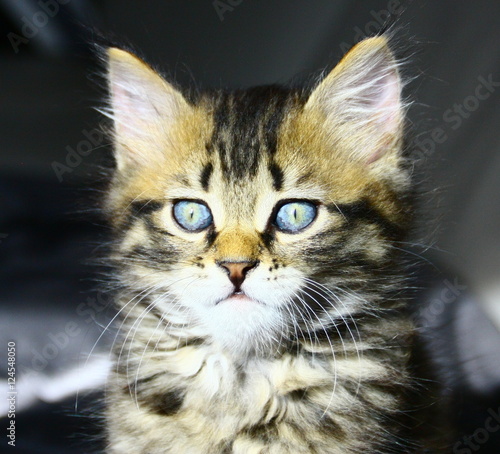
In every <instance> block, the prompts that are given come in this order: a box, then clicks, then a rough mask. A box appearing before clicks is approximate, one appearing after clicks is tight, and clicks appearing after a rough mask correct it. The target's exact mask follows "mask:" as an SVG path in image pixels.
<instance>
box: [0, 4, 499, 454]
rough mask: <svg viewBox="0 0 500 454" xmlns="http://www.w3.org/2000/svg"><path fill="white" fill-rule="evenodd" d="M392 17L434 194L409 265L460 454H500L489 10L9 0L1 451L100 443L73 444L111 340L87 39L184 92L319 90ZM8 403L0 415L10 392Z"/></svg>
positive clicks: (3, 49) (0, 18) (420, 165)
mask: <svg viewBox="0 0 500 454" xmlns="http://www.w3.org/2000/svg"><path fill="white" fill-rule="evenodd" d="M391 13H392V14H393V15H394V14H395V15H400V18H399V19H398V21H397V24H398V26H399V28H400V32H399V36H400V39H401V42H402V43H403V46H402V47H405V48H409V50H410V52H409V53H410V54H411V55H412V56H411V58H410V61H409V63H408V65H407V66H408V72H409V75H410V76H412V77H416V78H415V80H413V82H412V83H410V85H409V86H408V93H407V94H408V95H411V96H412V98H413V99H414V100H415V104H414V106H413V108H412V109H411V111H410V119H411V123H412V126H413V129H414V130H415V137H414V139H413V152H412V157H413V158H414V159H415V164H414V167H415V173H416V175H418V181H419V187H420V189H421V190H422V192H424V193H425V194H426V195H425V197H423V198H422V201H421V202H420V204H419V214H418V216H417V218H418V220H419V221H421V222H420V223H421V226H420V227H421V232H422V233H421V234H420V235H418V236H416V237H415V240H414V243H415V244H414V245H413V246H412V248H411V250H410V246H409V247H408V250H409V252H408V253H409V254H412V255H414V256H415V259H416V260H417V261H418V260H421V261H427V262H430V263H431V265H432V266H434V267H436V268H438V269H439V271H440V274H439V275H438V277H434V278H433V280H432V285H429V287H431V288H430V289H429V290H428V291H427V292H423V293H422V294H421V295H420V299H421V302H420V304H421V306H420V309H419V310H418V311H417V316H418V318H419V319H420V320H421V322H422V325H423V326H424V328H425V329H424V332H425V336H426V337H427V338H428V339H429V345H430V347H429V348H430V350H431V352H432V353H434V354H435V356H436V361H437V362H438V363H439V366H440V370H441V374H442V380H443V381H444V382H445V384H446V393H447V394H448V395H449V396H450V397H451V399H452V401H453V415H452V416H451V417H450V419H451V422H452V424H453V425H454V427H456V428H457V431H458V432H457V436H456V441H455V445H454V448H453V452H455V453H464V454H465V453H470V452H480V453H495V454H498V453H499V452H500V437H499V435H500V431H498V430H496V428H497V427H500V334H499V328H500V301H499V299H500V273H499V270H500V238H499V233H498V232H499V231H500V203H499V194H500V134H499V132H500V131H499V125H500V106H499V99H500V97H499V91H500V90H499V87H500V2H498V1H497V0H479V1H474V2H472V1H470V0H441V1H439V2H431V1H430V0H428V1H423V0H421V1H419V0H414V1H412V2H408V1H403V0H383V1H378V0H374V1H370V2H366V1H364V2H363V1H360V0H356V1H354V0H337V1H329V0H315V1H314V2H306V1H304V0H302V1H299V0H286V1H285V0H279V1H268V2H264V1H263V0H261V1H258V0H254V1H250V0H215V1H212V0H204V1H197V0H191V1H185V0H169V1H159V0H158V1H148V2H138V1H134V2H133V1H129V0H126V1H124V0H121V1H118V0H100V1H98V0H93V1H92V0H0V56H1V63H0V65H1V71H0V87H1V95H0V96H1V100H2V102H1V105H0V106H1V107H0V116H1V121H0V139H1V142H0V273H1V274H0V282H1V284H0V285H1V290H2V291H1V292H0V342H1V345H0V367H1V371H0V375H1V376H2V377H6V376H7V375H6V374H7V345H8V342H15V343H16V352H17V377H16V379H17V382H16V387H17V388H16V389H17V391H18V395H17V397H18V399H17V407H16V447H15V448H12V447H10V446H8V445H7V441H9V439H8V438H5V437H4V436H2V440H1V441H0V452H7V450H8V449H10V450H11V451H14V452H22V453H50V454H57V453H70V452H71V453H75V452H94V451H98V449H99V446H100V444H99V442H98V441H95V442H94V441H92V442H91V443H88V440H86V441H85V442H82V439H88V438H89V437H88V435H85V436H81V435H79V434H92V438H93V437H94V436H96V439H98V433H99V430H100V425H101V423H100V420H98V419H92V418H88V417H87V416H88V415H89V414H90V415H92V414H95V413H96V412H97V411H98V408H97V407H96V404H94V403H92V402H94V401H95V396H96V394H95V393H94V391H95V390H99V389H102V387H103V384H104V381H105V372H106V368H107V365H108V355H107V353H108V352H109V346H110V343H111V342H112V339H113V335H112V334H111V335H110V334H108V331H106V333H105V334H104V336H103V337H102V338H99V336H100V334H101V333H102V332H103V330H104V327H105V326H106V324H107V323H108V321H109V320H110V319H111V317H112V316H113V310H112V308H110V306H109V304H108V303H109V295H108V294H106V293H105V292H102V291H100V290H99V289H98V286H97V285H96V282H97V281H98V280H99V279H100V276H99V273H98V270H97V268H96V267H94V266H92V265H89V264H88V263H87V262H88V259H89V257H95V256H96V255H99V250H100V247H99V244H102V243H104V242H105V241H106V240H107V231H106V229H105V228H104V227H103V226H102V223H101V221H100V219H99V217H98V216H96V215H95V212H94V209H93V208H94V206H95V195H96V194H97V195H98V192H96V191H95V190H93V188H99V187H101V177H100V170H99V166H100V165H102V164H103V163H104V162H107V161H109V155H110V150H109V147H108V144H107V143H106V141H105V139H104V138H103V137H102V135H101V134H100V133H99V132H98V131H97V130H96V127H97V126H98V125H99V122H100V121H101V120H102V119H101V118H100V116H99V114H98V113H96V112H95V111H94V110H93V107H95V106H99V105H100V104H101V103H102V96H103V93H104V92H103V89H102V80H101V79H100V77H99V76H98V75H96V74H97V72H98V69H99V67H98V65H97V63H96V60H95V58H94V57H93V55H92V51H91V46H90V45H89V43H90V42H92V41H93V40H95V39H98V38H97V33H96V31H95V30H99V31H100V32H102V33H104V34H105V35H106V36H107V37H111V38H112V39H115V40H117V41H118V42H123V43H125V44H129V43H130V44H131V45H132V46H133V47H134V48H136V49H138V50H139V51H140V52H141V54H142V56H143V57H145V58H146V59H147V60H148V61H149V62H151V63H153V64H155V65H158V66H159V67H160V68H162V69H163V70H164V71H165V73H166V74H167V75H169V76H170V77H172V78H173V79H175V80H176V81H177V82H179V83H180V84H181V85H184V86H189V85H193V84H196V86H198V87H201V88H205V87H229V88H231V87H247V86H250V85H256V84H263V83H276V82H278V83H294V84H296V83H300V82H303V81H308V80H311V75H313V76H314V75H316V76H317V75H318V74H319V73H320V71H321V70H323V69H325V68H331V67H332V66H333V65H334V64H335V63H336V62H337V61H338V60H339V59H340V57H341V56H342V54H343V53H344V52H345V51H346V50H347V49H348V48H349V47H351V46H352V45H353V44H355V43H356V42H357V41H359V40H360V39H361V38H363V37H364V36H367V35H371V34H373V33H375V32H377V31H378V30H379V29H380V28H382V27H383V25H384V23H385V22H386V20H387V19H388V17H389V15H390V14H391ZM99 39H100V38H99ZM409 53H408V50H407V51H406V52H405V55H408V54H409ZM429 284H430V281H429ZM94 346H95V348H93V347H94ZM77 390H80V392H79V396H78V400H77V399H76V397H75V394H76V391H77ZM0 391H1V392H2V395H1V396H0V402H4V403H1V404H0V411H1V416H2V417H3V416H5V415H6V413H7V411H8V409H9V408H8V406H7V405H6V404H5V401H6V398H5V397H6V396H7V393H8V392H9V389H8V388H7V386H6V380H5V379H2V382H1V386H0ZM76 400H77V401H78V405H77V407H76V408H75V401H76ZM89 402H90V404H89ZM1 423H2V433H5V431H7V428H8V427H9V423H8V419H6V418H3V419H1ZM7 433H8V431H7Z"/></svg>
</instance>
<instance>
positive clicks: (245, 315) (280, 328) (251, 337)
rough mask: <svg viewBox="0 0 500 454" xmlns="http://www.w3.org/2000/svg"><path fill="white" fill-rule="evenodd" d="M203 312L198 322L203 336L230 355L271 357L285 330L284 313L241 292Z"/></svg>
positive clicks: (281, 340)
mask: <svg viewBox="0 0 500 454" xmlns="http://www.w3.org/2000/svg"><path fill="white" fill-rule="evenodd" d="M203 312H204V313H203V314H200V315H201V317H200V320H201V323H202V324H203V325H204V327H205V328H206V330H207V334H208V335H209V336H210V337H211V338H212V339H213V340H214V344H216V345H218V346H220V347H221V349H222V350H224V351H225V352H227V353H229V354H231V355H232V356H244V357H246V356H249V355H258V356H269V355H272V354H273V353H274V352H276V351H277V350H278V349H279V346H280V344H281V343H282V342H283V332H286V331H287V329H286V327H287V324H288V320H287V319H286V318H285V314H283V313H280V312H281V311H280V310H279V309H278V308H276V307H273V306H270V305H268V304H265V303H263V302H260V301H257V300H254V299H252V298H250V297H249V296H247V295H246V294H244V293H236V294H232V295H230V296H229V297H226V298H224V299H222V300H220V301H219V302H218V303H216V304H215V305H213V306H212V307H210V308H209V309H205V310H204V311H203Z"/></svg>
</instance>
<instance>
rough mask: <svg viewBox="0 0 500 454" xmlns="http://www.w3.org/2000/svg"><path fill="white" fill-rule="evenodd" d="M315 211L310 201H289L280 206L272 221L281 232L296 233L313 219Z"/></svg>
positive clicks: (314, 206)
mask: <svg viewBox="0 0 500 454" xmlns="http://www.w3.org/2000/svg"><path fill="white" fill-rule="evenodd" d="M316 213H317V208H316V205H314V204H313V203H311V202H305V201H296V202H289V203H285V204H284V205H282V206H281V207H280V209H279V210H278V212H277V213H276V218H275V220H274V223H275V225H276V227H278V229H280V230H282V231H283V232H287V233H296V232H298V231H300V230H302V229H305V228H306V227H307V226H308V225H309V224H310V223H311V222H312V221H314V219H315V218H316Z"/></svg>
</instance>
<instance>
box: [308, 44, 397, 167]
mask: <svg viewBox="0 0 500 454" xmlns="http://www.w3.org/2000/svg"><path fill="white" fill-rule="evenodd" d="M401 86H402V84H401V78H400V75H399V71H398V64H397V62H396V60H395V58H394V56H393V54H392V52H391V51H390V49H389V46H388V44H387V40H386V38H385V37H383V36H378V37H374V38H369V39H366V40H364V41H361V42H360V43H358V44H357V45H356V46H354V47H353V48H352V49H351V50H350V51H349V52H348V53H347V54H346V55H345V56H344V58H343V59H342V60H341V61H340V63H339V64H338V65H337V66H336V67H335V68H334V69H333V70H332V71H331V72H330V74H328V75H327V76H326V78H325V79H323V80H322V82H321V83H320V84H319V85H318V86H317V87H316V88H315V89H314V90H313V92H312V94H311V95H310V97H309V99H308V101H307V103H306V106H305V109H306V111H307V110H313V111H316V112H321V114H322V115H323V116H324V119H325V127H326V129H327V131H328V134H329V135H331V138H332V141H333V142H335V143H342V144H345V145H346V146H347V147H348V153H349V154H350V155H351V157H352V158H354V159H357V160H361V161H362V162H364V163H365V164H367V165H370V164H372V163H376V162H377V161H379V160H382V158H384V157H386V158H387V157H389V156H387V155H390V154H395V153H397V152H398V151H399V147H400V143H399V142H400V139H401V136H402V133H403V118H404V106H403V103H402V101H401ZM391 152H392V153H391Z"/></svg>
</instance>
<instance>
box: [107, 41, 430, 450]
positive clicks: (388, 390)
mask: <svg viewBox="0 0 500 454" xmlns="http://www.w3.org/2000/svg"><path fill="white" fill-rule="evenodd" d="M107 55H108V80H109V89H110V103H109V108H108V109H106V110H105V112H104V113H105V114H106V115H108V116H109V117H110V118H112V120H113V124H114V133H113V140H114V150H115V158H116V164H117V165H116V171H115V173H114V178H113V180H112V183H111V186H110V189H109V193H108V197H107V201H106V209H107V212H108V214H109V219H110V221H111V223H112V224H113V226H114V229H115V232H116V245H115V247H114V250H113V252H112V259H113V261H114V263H115V265H116V269H117V275H118V279H119V283H120V292H119V295H118V298H117V301H116V302H117V305H118V308H119V316H120V317H121V319H120V326H119V332H120V333H121V338H120V342H119V344H118V346H117V348H116V349H115V350H116V351H115V353H116V368H115V370H114V373H113V375H112V376H111V378H110V381H109V384H108V395H107V399H108V404H107V433H108V452H109V453H130V454H132V453H149V454H156V453H175V454H179V453H181V454H182V453H207V454H208V453H235V454H244V453H245V454H246V453H269V454H284V453H293V454H299V453H304V454H305V453H331V454H349V453H417V452H419V453H420V452H424V446H423V445H422V442H421V441H420V440H418V439H416V437H414V436H412V433H411V429H412V425H417V423H416V422H415V419H416V417H415V415H414V414H413V412H414V410H415V408H416V407H415V406H414V404H413V403H411V400H410V397H411V396H412V395H413V394H414V393H413V392H412V390H413V389H414V386H415V383H414V382H415V380H414V377H413V376H412V373H411V367H410V366H411V364H410V351H411V345H412V342H413V341H412V338H413V331H414V328H413V325H412V323H411V321H410V319H409V317H408V316H407V314H406V311H405V306H406V301H405V297H404V296H403V294H404V292H403V290H404V288H405V282H404V270H403V266H402V265H401V258H400V257H399V254H398V252H399V248H398V247H397V244H398V242H399V241H401V239H402V238H403V237H404V235H405V232H406V230H407V225H408V221H409V218H410V215H411V208H410V206H409V204H408V202H407V195H408V193H409V191H410V189H411V186H410V175H409V172H408V170H407V166H405V162H404V158H403V156H402V143H403V129H404V114H405V104H404V102H403V101H402V96H401V87H402V81H401V78H400V75H399V71H398V62H397V61H396V60H395V58H394V57H393V55H392V53H391V51H390V50H389V47H388V42H387V39H386V38H385V37H384V36H379V37H374V38H369V39H366V40H364V41H362V42H361V43H359V44H357V45H356V46H355V47H354V48H353V49H352V50H351V51H350V52H349V53H348V54H347V55H346V56H345V57H344V58H343V60H342V61H341V62H340V63H339V64H338V66H337V67H336V68H335V69H334V70H333V71H332V72H331V73H330V74H328V75H327V76H326V77H325V78H324V79H323V80H322V81H321V82H320V83H319V84H317V86H316V87H315V88H313V89H312V90H309V91H306V90H294V89H286V88H282V87H278V86H264V87H257V88H252V89H248V90H241V91H234V92H224V91H213V92H207V93H201V94H197V95H196V96H195V95H189V96H186V95H183V94H181V92H180V91H179V90H177V89H176V88H175V87H173V86H172V85H171V84H169V83H168V82H167V81H165V80H164V79H163V78H162V77H161V76H159V75H158V74H157V73H156V72H155V71H153V70H152V69H151V68H150V67H149V66H148V65H146V64H145V63H144V62H142V61H141V60H139V59H138V58H137V57H136V56H134V55H132V54H130V53H128V52H126V51H124V50H120V49H118V48H110V49H109V50H108V54H107Z"/></svg>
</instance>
